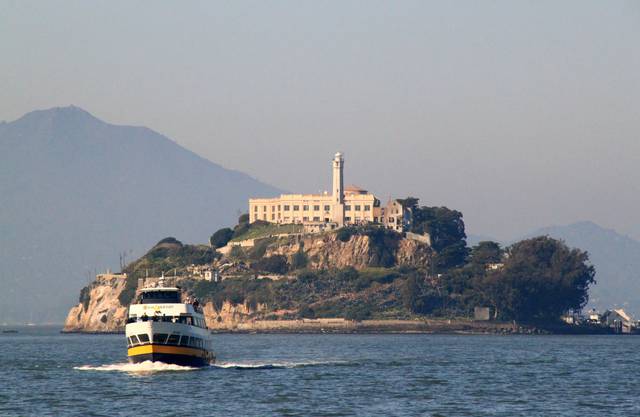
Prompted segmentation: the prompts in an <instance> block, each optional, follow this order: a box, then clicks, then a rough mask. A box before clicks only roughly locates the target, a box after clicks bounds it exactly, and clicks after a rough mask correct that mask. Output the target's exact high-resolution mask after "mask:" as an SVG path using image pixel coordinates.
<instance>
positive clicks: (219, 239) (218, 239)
mask: <svg viewBox="0 0 640 417" xmlns="http://www.w3.org/2000/svg"><path fill="white" fill-rule="evenodd" d="M232 237H233V230H231V229H230V228H228V227H225V228H223V229H220V230H218V231H217V232H215V233H214V234H213V235H211V238H209V243H211V246H213V247H214V248H216V249H217V248H221V247H223V246H225V245H226V244H227V243H229V241H230V240H231V238H232Z"/></svg>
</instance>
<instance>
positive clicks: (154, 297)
mask: <svg viewBox="0 0 640 417" xmlns="http://www.w3.org/2000/svg"><path fill="white" fill-rule="evenodd" d="M181 302H182V301H181V299H180V289H179V288H175V287H173V288H145V289H143V290H142V291H141V292H140V301H139V304H179V303H181Z"/></svg>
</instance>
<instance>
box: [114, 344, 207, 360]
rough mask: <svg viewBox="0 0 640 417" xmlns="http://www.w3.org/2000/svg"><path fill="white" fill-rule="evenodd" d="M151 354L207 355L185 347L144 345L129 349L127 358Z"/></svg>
mask: <svg viewBox="0 0 640 417" xmlns="http://www.w3.org/2000/svg"><path fill="white" fill-rule="evenodd" d="M149 353H168V354H173V355H187V356H197V357H199V358H202V357H205V356H206V353H205V351H204V350H201V349H193V348H188V347H183V346H165V345H142V346H135V347H132V348H129V350H128V351H127V356H138V355H147V354H149Z"/></svg>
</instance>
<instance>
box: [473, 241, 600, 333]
mask: <svg viewBox="0 0 640 417" xmlns="http://www.w3.org/2000/svg"><path fill="white" fill-rule="evenodd" d="M588 261H589V256H588V254H587V253H586V252H583V251H581V250H579V249H570V248H569V247H567V245H565V244H564V242H561V241H558V240H555V239H552V238H550V237H548V236H541V237H536V238H533V239H527V240H523V241H521V242H518V243H516V244H514V245H513V246H511V247H510V248H509V249H508V257H507V259H506V261H505V266H504V268H503V269H502V270H500V271H496V272H493V273H488V274H487V275H486V277H485V278H484V279H483V280H482V282H481V283H480V285H479V287H478V290H479V291H481V292H482V293H483V294H484V296H485V297H486V299H487V301H488V302H489V304H491V305H492V306H493V307H494V308H496V310H497V314H498V316H499V317H501V318H503V319H516V320H524V321H535V320H556V319H558V318H559V317H560V316H561V315H562V314H563V313H565V312H567V311H569V310H580V309H582V308H583V307H584V306H585V305H586V303H587V301H588V300H589V292H588V291H589V286H590V285H591V284H594V283H595V269H594V267H593V266H592V265H590V264H589V263H588Z"/></svg>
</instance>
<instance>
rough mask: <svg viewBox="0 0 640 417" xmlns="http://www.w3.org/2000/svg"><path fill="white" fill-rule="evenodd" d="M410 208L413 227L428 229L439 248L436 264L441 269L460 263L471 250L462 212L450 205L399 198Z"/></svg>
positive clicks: (417, 230)
mask: <svg viewBox="0 0 640 417" xmlns="http://www.w3.org/2000/svg"><path fill="white" fill-rule="evenodd" d="M399 201H400V202H401V203H402V204H403V206H404V207H406V208H408V209H409V210H411V231H412V232H414V233H419V234H425V233H428V234H429V236H430V237H431V247H432V248H433V249H434V250H435V251H436V256H435V259H434V265H435V266H436V269H437V270H438V271H439V272H444V271H446V270H448V269H451V268H455V267H458V266H461V265H463V264H464V263H465V261H466V258H467V256H468V254H469V250H468V248H467V242H466V238H467V235H466V233H465V228H464V221H463V220H462V213H461V212H459V211H457V210H451V209H449V208H447V207H425V206H422V207H420V206H419V205H418V199H417V198H415V197H407V198H405V199H403V200H399Z"/></svg>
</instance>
